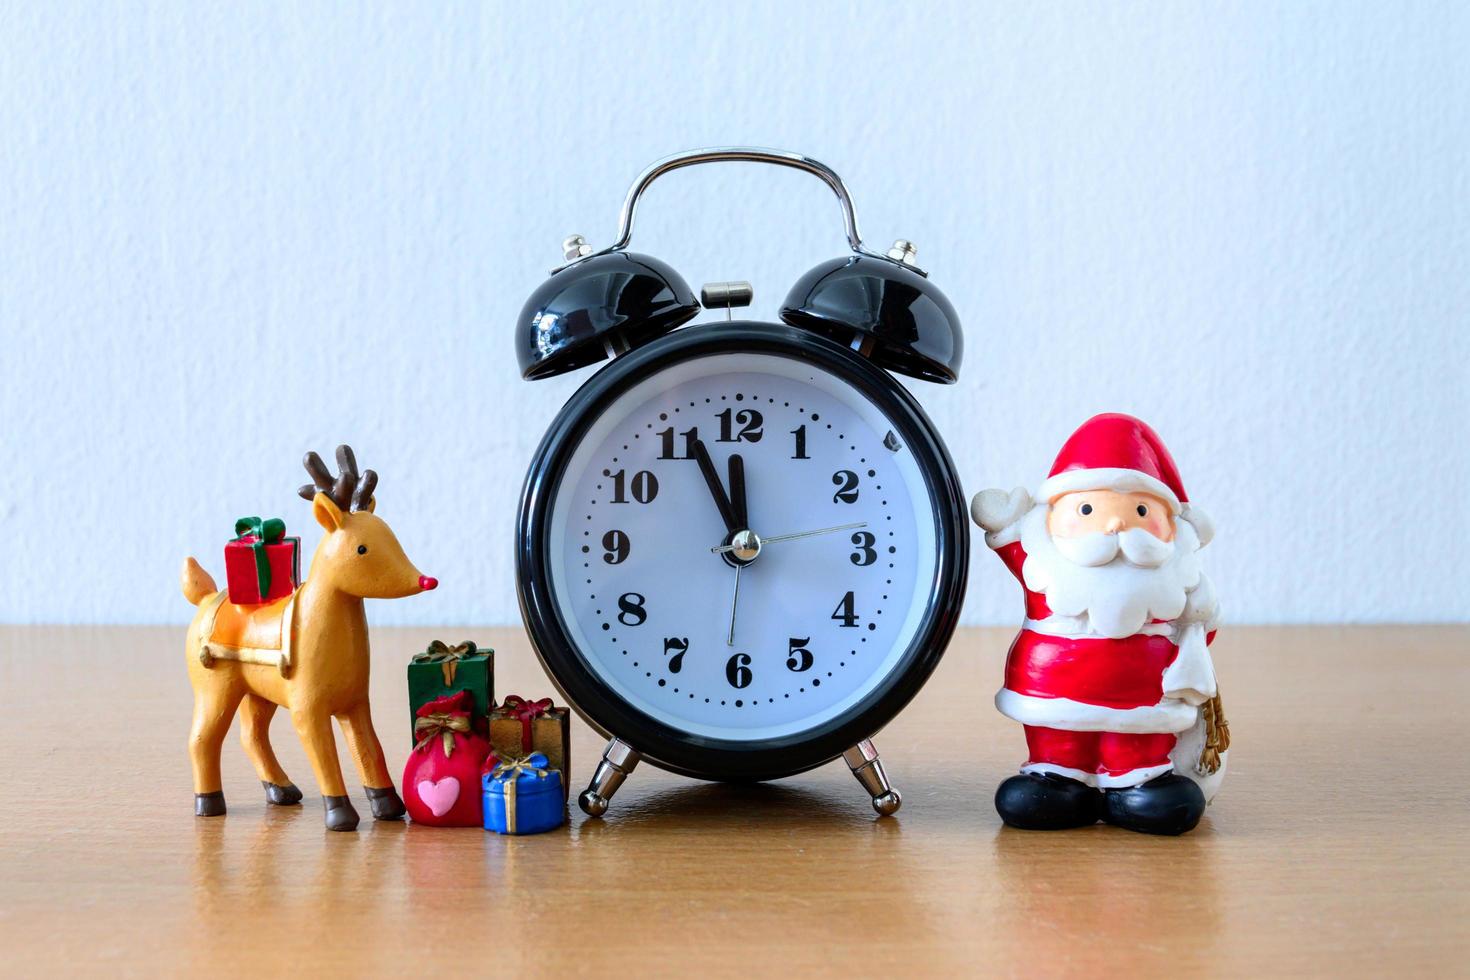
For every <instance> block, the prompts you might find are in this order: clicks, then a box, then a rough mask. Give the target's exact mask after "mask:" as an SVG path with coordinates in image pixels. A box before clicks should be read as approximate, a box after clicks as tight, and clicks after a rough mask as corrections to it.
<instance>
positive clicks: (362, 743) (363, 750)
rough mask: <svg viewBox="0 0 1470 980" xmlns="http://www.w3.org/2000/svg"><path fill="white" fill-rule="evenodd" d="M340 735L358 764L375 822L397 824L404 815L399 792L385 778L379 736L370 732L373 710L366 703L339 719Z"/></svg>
mask: <svg viewBox="0 0 1470 980" xmlns="http://www.w3.org/2000/svg"><path fill="white" fill-rule="evenodd" d="M337 720H338V721H339V722H341V724H342V733H343V734H344V735H346V736H347V747H348V749H349V751H351V752H352V758H353V761H355V762H356V763H357V772H358V774H359V775H360V776H361V777H362V785H363V788H364V789H366V790H367V795H368V802H370V803H371V804H372V806H373V819H374V820H397V819H399V818H400V817H402V816H403V815H404V813H406V812H407V810H406V808H405V807H404V805H403V800H401V799H400V798H399V796H398V791H397V790H396V789H394V788H393V777H392V776H391V775H389V774H388V763H387V762H385V761H384V759H383V746H382V745H381V744H380V743H379V742H378V733H377V732H376V731H374V730H373V715H372V708H371V707H369V705H368V703H367V701H363V702H362V703H361V704H359V705H358V706H357V707H355V708H353V709H352V710H351V711H348V712H346V713H344V714H341V715H338V716H337Z"/></svg>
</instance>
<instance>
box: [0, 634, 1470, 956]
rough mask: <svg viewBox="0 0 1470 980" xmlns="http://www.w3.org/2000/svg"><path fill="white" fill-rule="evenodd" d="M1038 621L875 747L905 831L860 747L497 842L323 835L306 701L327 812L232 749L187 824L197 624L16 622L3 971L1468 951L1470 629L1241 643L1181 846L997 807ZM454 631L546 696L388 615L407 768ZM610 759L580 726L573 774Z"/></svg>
mask: <svg viewBox="0 0 1470 980" xmlns="http://www.w3.org/2000/svg"><path fill="white" fill-rule="evenodd" d="M1011 632H1012V631H1010V630H969V631H963V632H962V633H961V634H960V635H959V636H958V637H957V638H956V640H955V642H954V643H953V644H952V646H951V647H950V650H949V653H948V654H947V656H946V658H945V660H944V662H943V664H942V665H941V666H940V668H939V671H938V672H937V673H936V675H935V676H934V678H933V679H932V680H931V682H930V683H929V685H928V686H927V687H926V688H925V690H924V691H923V692H922V694H920V696H919V698H918V699H917V700H916V701H915V702H914V703H913V704H912V705H911V706H910V707H909V709H908V710H907V711H906V712H905V713H904V714H903V715H902V716H901V717H900V718H899V719H898V720H897V721H895V722H894V723H893V724H892V725H890V726H889V728H888V729H887V730H885V731H884V732H882V733H881V735H880V736H879V737H878V738H877V739H876V741H877V744H878V747H879V749H880V751H881V752H882V754H883V758H884V761H885V763H886V764H887V767H888V771H889V773H890V775H891V776H892V777H893V779H894V782H895V783H896V785H898V786H899V788H900V789H901V790H902V791H903V794H904V806H903V809H902V811H901V812H900V813H899V814H898V816H897V817H896V818H892V819H878V818H876V817H875V816H874V814H873V813H872V811H871V810H870V808H869V805H868V801H867V798H866V796H865V795H864V794H863V793H862V792H861V791H860V790H859V788H858V785H857V783H856V781H854V780H853V778H852V776H851V775H850V774H849V773H848V772H847V769H846V768H845V767H844V766H843V765H842V763H841V762H840V761H838V762H835V763H833V764H831V765H828V766H826V767H824V768H822V769H820V770H817V771H815V772H812V773H808V774H806V775H804V776H799V777H796V778H793V779H789V780H784V781H782V782H779V783H774V784H767V785H761V786H754V787H732V786H723V785H714V784H705V783H699V782H694V781H690V780H687V779H682V778H679V777H676V776H672V775H669V774H668V773H664V772H661V771H659V770H657V769H654V768H653V767H651V766H648V765H644V766H642V767H640V768H639V770H638V771H637V772H636V773H635V774H634V775H633V777H632V778H631V779H630V780H629V781H628V783H627V784H626V785H625V786H624V788H623V790H622V791H621V793H620V794H619V795H618V797H617V798H616V800H615V801H614V804H613V808H612V810H611V811H610V812H609V814H608V816H607V817H606V818H605V819H603V820H600V821H599V820H589V819H587V818H585V817H584V816H583V815H582V813H581V812H580V811H579V810H577V809H576V807H575V805H574V806H573V807H572V817H571V822H570V826H569V828H568V829H565V830H562V831H558V832H554V833H551V834H546V835H542V836H539V837H526V838H512V839H506V838H501V837H497V836H495V835H492V834H487V833H485V832H483V831H479V830H473V829H464V830H436V829H433V828H427V827H413V826H406V825H404V824H402V823H374V822H373V821H372V820H370V819H365V820H364V823H363V826H362V830H361V832H359V833H357V834H332V833H327V832H326V831H325V830H324V829H323V827H322V814H321V803H320V796H319V793H318V792H317V790H316V788H315V786H314V785H313V781H312V777H311V772H310V769H309V767H308V766H307V764H306V762H305V758H304V755H303V753H302V750H301V747H300V744H299V743H298V741H297V739H296V737H295V733H294V732H293V731H292V730H291V728H290V726H289V725H288V724H286V723H285V722H281V721H279V720H278V721H277V723H276V725H275V729H274V735H275V744H276V747H277V752H278V753H279V754H280V756H281V759H282V762H283V763H284V765H285V767H286V769H287V771H288V772H290V773H291V774H292V775H293V778H294V779H295V780H296V782H297V783H298V784H299V785H300V786H301V787H302V789H303V790H304V791H305V792H306V794H307V798H306V803H305V805H303V806H301V807H293V808H284V809H282V808H268V807H267V806H266V805H265V801H264V799H263V796H262V793H261V790H260V787H259V785H258V784H257V783H256V781H255V779H254V776H253V773H252V770H251V767H250V764H249V762H248V761H247V760H246V758H245V756H244V753H243V751H242V750H241V749H240V746H239V744H238V742H237V740H236V739H234V738H231V740H230V741H229V742H227V743H226V745H225V756H224V770H225V792H226V796H227V798H228V800H229V806H230V812H229V815H228V816H226V817H224V818H215V819H199V818H196V817H194V815H193V810H192V797H191V788H190V781H189V763H188V758H187V754H186V752H185V747H184V742H185V735H186V733H187V730H188V726H189V711H190V703H191V701H190V691H189V685H188V683H187V681H186V679H185V675H184V667H183V650H182V646H183V637H184V630H183V628H182V627H179V628H138V627H133V628H59V627H6V628H3V629H0V744H3V745H4V746H5V747H6V751H5V756H6V764H5V765H4V766H3V768H0V780H3V785H4V796H3V799H4V806H5V811H6V812H5V816H4V819H3V834H0V954H3V963H4V966H3V970H4V972H5V973H6V974H8V975H11V976H42V975H46V974H49V973H53V972H62V973H86V974H92V975H97V974H107V975H113V974H133V975H154V974H158V973H162V974H166V975H168V974H182V973H189V974H194V975H201V974H206V973H207V974H211V975H212V974H215V973H217V972H218V973H221V974H223V975H238V974H247V973H257V974H260V973H264V972H265V971H269V972H270V973H277V972H284V971H286V970H291V971H293V972H299V973H301V975H305V976H337V975H345V974H348V973H354V974H378V973H387V972H390V971H392V972H395V973H401V974H408V975H427V974H430V973H433V974H435V975H438V976H456V975H479V976H497V975H502V974H503V975H507V976H511V975H515V971H520V970H532V969H538V968H539V969H540V970H552V969H555V970H558V971H565V972H570V973H575V974H601V975H605V976H619V975H641V974H645V973H656V974H678V973H695V972H698V973H700V974H710V973H713V974H721V975H726V974H731V975H733V974H740V973H743V974H750V973H759V972H762V971H801V972H802V973H803V974H805V973H838V972H842V973H850V974H857V975H886V976H909V975H936V974H937V975H954V974H961V973H971V974H974V973H982V972H983V973H987V974H991V973H993V974H1000V975H1023V976H1036V975H1046V976H1051V975H1088V976H1093V977H1099V976H1111V975H1118V974H1123V973H1125V972H1126V973H1127V974H1129V975H1137V976H1156V975H1163V974H1166V973H1173V974H1179V975H1189V974H1194V975H1199V974H1206V975H1215V974H1220V975H1234V976H1241V975H1248V974H1268V975H1282V974H1345V973H1348V974H1369V975H1371V974H1378V975H1382V974H1386V973H1389V972H1393V973H1396V974H1403V975H1415V974H1434V975H1440V976H1443V975H1450V974H1458V975H1466V974H1467V972H1470V788H1467V787H1470V732H1467V725H1466V721H1465V719H1466V718H1467V717H1470V627H1459V626H1456V627H1371V628H1369V627H1355V628H1279V629H1278V628H1270V629H1265V628H1257V629H1245V628H1233V629H1227V630H1225V631H1223V632H1222V633H1221V635H1220V638H1219V640H1218V641H1217V644H1216V646H1215V648H1214V649H1215V653H1216V662H1217V665H1218V668H1219V673H1220V677H1221V685H1222V690H1223V691H1224V694H1225V698H1226V707H1227V709H1228V711H1229V717H1230V722H1231V729H1232V732H1233V734H1234V738H1235V743H1234V747H1233V748H1232V750H1231V759H1230V772H1229V776H1228V777H1227V779H1226V782H1225V787H1224V789H1223V790H1222V792H1221V794H1220V796H1219V797H1218V799H1217V800H1216V801H1215V803H1214V805H1213V806H1212V807H1211V808H1210V810H1209V812H1208V814H1207V815H1206V817H1205V819H1204V821H1203V822H1202V824H1201V825H1200V827H1199V829H1198V830H1196V831H1195V832H1194V833H1193V834H1190V835H1188V836H1186V837H1182V838H1174V839H1164V838H1154V837H1145V836H1141V835H1137V834H1131V833H1128V832H1125V831H1120V830H1117V829H1113V828H1109V827H1105V826H1098V827H1094V828H1090V829H1087V830H1081V831H1069V832H1065V833H1057V834H1037V833H1025V832H1020V831H1015V830H1010V829H1008V828H1003V827H1002V826H1001V823H1000V820H999V818H998V817H997V816H996V814H995V810H994V808H993V807H992V805H991V795H992V793H993V792H994V789H995V785H996V783H997V782H999V781H1000V780H1001V779H1002V778H1004V777H1005V776H1007V775H1009V774H1010V773H1011V772H1013V771H1014V770H1015V767H1016V765H1017V764H1018V763H1019V761H1020V760H1021V756H1022V754H1023V749H1022V740H1021V732H1020V730H1019V728H1018V727H1017V726H1016V725H1014V724H1012V723H1011V722H1009V721H1007V720H1005V719H1004V718H1002V717H1001V716H1000V715H998V714H997V713H996V712H995V710H994V708H993V707H992V706H991V696H992V694H993V691H994V688H995V686H996V683H997V681H998V679H999V677H1000V672H1001V662H1002V658H1003V656H1004V653H1005V647H1006V644H1007V643H1008V642H1009V639H1010V636H1011ZM435 636H440V637H443V638H444V639H447V640H450V641H457V640H459V639H462V638H464V637H466V636H469V637H474V638H475V639H477V640H479V641H481V642H489V643H492V644H493V645H494V646H495V647H496V648H497V650H498V655H497V668H498V677H497V684H496V690H497V693H498V694H501V695H503V694H505V693H508V692H521V693H525V694H543V693H548V692H549V691H550V687H549V685H548V684H547V683H546V681H545V679H544V676H543V675H542V673H541V670H540V667H539V665H538V664H537V663H536V661H535V659H534V657H533V656H532V655H531V653H530V649H529V646H528V644H527V642H526V640H525V637H524V636H523V634H521V633H520V631H518V630H507V629H494V630H485V629H481V630H475V629H461V628H454V629H440V630H388V629H383V630H378V631H375V633H374V636H373V641H374V661H375V674H374V677H373V703H374V707H375V709H376V710H375V717H376V720H377V725H378V730H379V732H380V734H381V735H382V737H383V741H384V744H385V747H386V748H387V750H388V754H389V758H390V766H391V767H392V768H393V769H394V771H395V772H399V771H401V768H402V764H403V760H404V758H405V755H406V752H407V748H408V746H407V739H406V737H405V734H404V732H403V726H402V725H401V723H400V722H401V720H402V718H403V717H404V716H405V712H406V700H407V695H406V691H405V686H404V682H403V667H402V665H403V664H404V662H405V661H406V660H407V658H408V655H409V653H410V652H411V651H413V650H414V649H420V648H422V647H423V646H424V644H425V642H426V641H427V640H429V639H431V638H433V637H435ZM339 743H340V738H339ZM600 750H601V743H600V741H599V740H598V739H597V738H596V736H595V735H594V734H593V733H592V732H591V730H590V729H588V728H586V727H585V726H584V725H582V724H581V722H580V721H579V722H577V723H576V727H575V730H574V736H573V767H574V772H573V779H572V782H573V787H574V790H577V789H580V788H581V786H582V785H583V784H584V783H585V781H586V779H587V777H588V775H589V773H590V771H591V768H592V765H593V763H594V761H595V759H596V758H597V755H598V754H599V752H600ZM344 765H346V760H345V757H344ZM354 795H355V797H356V798H357V805H358V808H359V809H360V810H361V812H362V813H363V814H364V815H365V817H366V815H367V814H368V812H369V811H368V808H367V806H366V804H365V802H364V801H363V799H362V794H361V791H360V789H357V788H354ZM528 975H529V974H528Z"/></svg>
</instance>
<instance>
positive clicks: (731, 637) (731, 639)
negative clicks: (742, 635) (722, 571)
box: [725, 565, 741, 647]
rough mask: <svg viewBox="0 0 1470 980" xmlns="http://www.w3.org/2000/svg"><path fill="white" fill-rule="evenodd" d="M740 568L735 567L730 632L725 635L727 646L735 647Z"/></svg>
mask: <svg viewBox="0 0 1470 980" xmlns="http://www.w3.org/2000/svg"><path fill="white" fill-rule="evenodd" d="M740 567H741V566H739V565H736V566H735V592H734V593H733V594H732V595H731V596H730V632H729V633H727V634H725V646H727V647H733V646H734V645H735V608H736V606H738V605H739V604H740Z"/></svg>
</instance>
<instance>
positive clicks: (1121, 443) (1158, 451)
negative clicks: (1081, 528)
mask: <svg viewBox="0 0 1470 980" xmlns="http://www.w3.org/2000/svg"><path fill="white" fill-rule="evenodd" d="M1077 490H1118V491H1121V492H1124V493H1130V492H1141V493H1150V494H1153V495H1154V496H1155V497H1158V498H1160V499H1162V500H1166V501H1168V503H1169V506H1170V508H1171V509H1172V510H1173V512H1174V513H1175V514H1178V513H1180V511H1181V510H1183V509H1184V508H1185V507H1186V505H1187V504H1188V503H1189V496H1188V495H1187V494H1186V493H1185V492H1184V482H1183V481H1182V480H1180V479H1179V469H1178V467H1176V466H1175V465H1174V457H1172V456H1170V455H1169V450H1168V448H1167V447H1165V445H1164V441H1163V440H1162V439H1160V438H1159V434H1158V433H1157V432H1155V431H1154V430H1153V429H1151V428H1149V426H1148V423H1146V422H1144V421H1143V420H1142V419H1136V418H1134V417H1133V416H1131V415H1122V414H1119V413H1108V414H1106V415H1095V416H1093V417H1092V418H1090V419H1088V420H1087V421H1086V422H1083V423H1082V425H1081V426H1080V427H1079V428H1078V429H1077V431H1076V432H1074V433H1072V437H1071V438H1070V439H1068V440H1067V442H1066V444H1065V445H1063V446H1062V451H1061V452H1059V453H1057V460H1056V462H1055V463H1053V464H1052V466H1051V473H1050V474H1049V475H1048V476H1047V478H1046V481H1045V482H1044V483H1042V484H1041V486H1040V488H1038V490H1037V492H1036V498H1037V499H1038V500H1040V501H1049V500H1053V499H1055V498H1056V497H1058V496H1060V495H1061V494H1064V493H1072V492H1074V491H1077Z"/></svg>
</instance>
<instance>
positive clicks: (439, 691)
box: [408, 640, 495, 738]
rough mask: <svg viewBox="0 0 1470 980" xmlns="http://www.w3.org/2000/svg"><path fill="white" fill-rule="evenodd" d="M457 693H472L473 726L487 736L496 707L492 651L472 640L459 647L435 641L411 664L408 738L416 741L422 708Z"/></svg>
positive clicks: (409, 670) (493, 655)
mask: <svg viewBox="0 0 1470 980" xmlns="http://www.w3.org/2000/svg"><path fill="white" fill-rule="evenodd" d="M457 691H468V692H469V694H470V700H471V702H472V707H471V712H470V718H471V723H472V725H473V726H474V728H475V730H476V731H478V732H479V733H480V734H481V735H484V734H485V732H486V731H487V726H488V724H489V722H488V721H487V720H486V719H488V717H489V715H490V711H491V709H492V708H494V707H495V651H494V650H493V649H491V648H490V647H480V646H476V645H475V644H474V643H473V642H472V641H470V640H466V641H465V642H463V643H460V644H457V645H456V646H450V645H449V644H447V643H445V642H443V641H442V640H435V641H434V642H433V643H430V644H429V647H428V649H427V650H425V651H424V652H422V653H416V654H414V655H413V659H412V660H410V661H409V664H408V726H409V737H410V738H415V736H414V735H413V725H414V721H415V720H416V718H417V713H418V710H419V708H421V707H422V706H423V705H425V704H428V703H429V702H430V701H432V700H434V699H435V698H442V697H444V696H446V695H449V694H454V693H455V692H457Z"/></svg>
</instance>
